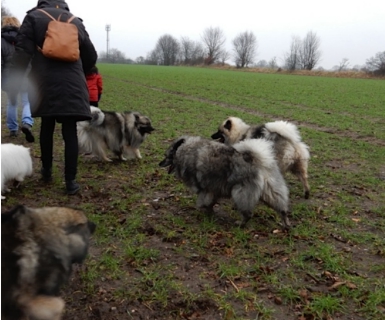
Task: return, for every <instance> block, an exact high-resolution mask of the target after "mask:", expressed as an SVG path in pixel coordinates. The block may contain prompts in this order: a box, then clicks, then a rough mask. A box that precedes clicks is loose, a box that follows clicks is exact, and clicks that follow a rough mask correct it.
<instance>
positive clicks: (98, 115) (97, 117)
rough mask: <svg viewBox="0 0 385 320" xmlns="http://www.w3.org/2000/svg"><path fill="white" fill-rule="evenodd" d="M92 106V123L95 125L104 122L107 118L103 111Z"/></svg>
mask: <svg viewBox="0 0 385 320" xmlns="http://www.w3.org/2000/svg"><path fill="white" fill-rule="evenodd" d="M90 108H91V115H92V119H91V122H90V124H91V125H93V126H100V125H101V124H102V123H103V121H104V118H105V115H104V113H103V111H102V110H100V109H99V108H97V107H94V106H91V107H90Z"/></svg>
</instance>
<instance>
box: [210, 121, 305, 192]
mask: <svg viewBox="0 0 385 320" xmlns="http://www.w3.org/2000/svg"><path fill="white" fill-rule="evenodd" d="M211 138H212V139H217V140H219V141H221V142H224V143H225V144H227V145H234V144H235V143H238V142H240V141H244V140H246V139H266V140H269V141H271V142H273V146H274V152H275V156H276V159H277V161H278V165H279V168H280V170H281V172H282V174H284V173H286V172H287V171H290V172H291V173H292V174H294V175H295V176H296V177H298V179H299V180H300V181H301V183H302V185H303V189H304V197H305V199H308V198H309V195H310V186H309V182H308V173H307V169H308V163H309V159H310V153H309V147H308V146H307V145H306V144H305V143H303V142H302V139H301V135H300V134H299V131H298V128H297V126H296V125H294V124H293V123H290V122H287V121H274V122H268V123H265V124H263V125H260V126H250V125H248V124H246V123H245V122H243V120H242V119H240V118H236V117H228V118H227V119H226V120H225V121H223V123H222V124H221V125H220V126H219V128H218V131H217V132H216V133H214V134H213V135H212V136H211Z"/></svg>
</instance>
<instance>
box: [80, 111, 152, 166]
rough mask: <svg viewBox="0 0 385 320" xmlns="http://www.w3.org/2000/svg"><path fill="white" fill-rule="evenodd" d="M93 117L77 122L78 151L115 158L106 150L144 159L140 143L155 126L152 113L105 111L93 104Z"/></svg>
mask: <svg viewBox="0 0 385 320" xmlns="http://www.w3.org/2000/svg"><path fill="white" fill-rule="evenodd" d="M90 108H91V114H92V120H90V121H80V122H78V123H77V131H78V143H79V152H84V153H91V154H93V155H95V156H97V157H98V158H99V159H101V160H104V161H109V162H110V161H112V160H111V159H110V158H109V157H108V156H107V150H110V151H112V152H113V153H114V154H115V155H116V156H117V157H118V158H119V159H120V160H124V161H125V160H127V158H137V159H141V158H142V156H141V154H140V150H139V147H140V145H141V144H142V143H143V142H144V140H145V138H146V136H147V135H148V134H150V133H151V132H152V131H153V130H154V128H153V127H152V125H151V120H150V118H149V117H147V116H144V115H142V114H141V113H139V112H136V111H126V112H115V111H102V110H100V109H99V108H97V107H93V106H91V107H90Z"/></svg>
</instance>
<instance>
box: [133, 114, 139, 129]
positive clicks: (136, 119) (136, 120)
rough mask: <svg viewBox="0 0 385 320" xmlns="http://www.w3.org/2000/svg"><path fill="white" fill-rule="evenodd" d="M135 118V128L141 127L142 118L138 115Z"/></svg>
mask: <svg viewBox="0 0 385 320" xmlns="http://www.w3.org/2000/svg"><path fill="white" fill-rule="evenodd" d="M134 116H135V126H136V127H137V126H138V125H139V121H140V118H139V115H138V114H137V113H134Z"/></svg>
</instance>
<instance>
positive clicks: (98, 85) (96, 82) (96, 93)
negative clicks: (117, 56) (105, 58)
mask: <svg viewBox="0 0 385 320" xmlns="http://www.w3.org/2000/svg"><path fill="white" fill-rule="evenodd" d="M86 79H87V87H88V92H89V94H90V105H91V106H94V107H97V106H98V104H99V101H100V98H101V96H102V91H103V80H102V76H101V75H100V74H99V71H98V68H97V67H96V66H94V67H92V68H91V70H90V71H89V72H88V73H87V74H86Z"/></svg>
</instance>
